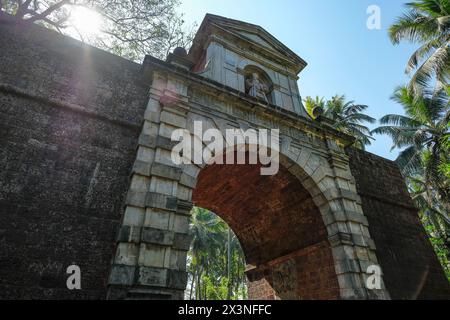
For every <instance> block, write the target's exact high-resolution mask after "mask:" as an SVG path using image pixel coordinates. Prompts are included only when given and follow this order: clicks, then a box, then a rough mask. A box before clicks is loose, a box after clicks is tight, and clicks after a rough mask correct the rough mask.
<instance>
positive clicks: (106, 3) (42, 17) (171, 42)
mask: <svg viewBox="0 0 450 320" xmlns="http://www.w3.org/2000/svg"><path fill="white" fill-rule="evenodd" d="M178 5H179V0H135V1H126V0H33V1H30V0H26V1H18V0H3V1H0V16H1V15H2V13H4V12H6V13H8V14H10V15H13V16H14V17H15V18H16V19H17V20H20V21H22V22H23V23H38V24H41V25H44V26H45V27H48V28H51V29H55V30H57V31H59V32H61V33H63V34H68V35H70V36H73V37H76V38H78V39H80V40H82V41H85V42H87V43H89V44H91V45H94V46H97V47H100V48H102V49H105V50H108V51H110V52H112V53H114V54H118V55H121V56H123V57H125V58H127V59H130V60H134V61H139V62H140V61H141V60H142V58H143V57H144V56H145V55H147V54H149V55H153V56H155V57H158V58H161V59H164V58H165V57H166V55H167V54H168V53H169V52H170V51H171V50H173V49H174V48H176V47H185V48H187V46H188V45H189V44H190V42H191V40H192V39H193V35H194V33H193V27H194V26H192V28H186V27H185V22H184V20H183V17H182V16H181V15H179V14H177V13H176V7H177V6H178ZM74 8H86V9H89V10H92V11H94V12H96V13H97V14H98V15H99V16H100V17H101V19H102V28H101V32H99V34H96V35H95V36H92V35H91V36H89V35H85V34H84V35H83V34H82V32H80V31H79V30H78V29H77V27H79V26H76V25H73V24H72V23H71V19H70V17H71V14H72V13H73V10H74ZM73 29H75V30H76V31H77V32H76V33H70V32H69V31H70V30H73Z"/></svg>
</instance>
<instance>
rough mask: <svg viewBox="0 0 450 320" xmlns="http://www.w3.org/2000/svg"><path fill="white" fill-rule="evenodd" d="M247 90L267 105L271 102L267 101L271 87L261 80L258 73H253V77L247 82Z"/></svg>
mask: <svg viewBox="0 0 450 320" xmlns="http://www.w3.org/2000/svg"><path fill="white" fill-rule="evenodd" d="M245 89H246V91H247V93H248V94H249V95H251V96H252V97H256V98H259V99H262V100H264V101H265V102H267V103H268V102H269V100H267V93H269V87H268V86H267V85H265V84H264V83H263V82H262V81H261V80H260V79H259V75H258V74H257V73H256V72H254V73H252V75H251V76H250V77H249V78H248V79H247V80H246V81H245Z"/></svg>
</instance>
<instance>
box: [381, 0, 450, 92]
mask: <svg viewBox="0 0 450 320" xmlns="http://www.w3.org/2000/svg"><path fill="white" fill-rule="evenodd" d="M406 6H407V8H408V11H407V12H406V13H404V14H403V16H401V17H400V18H398V20H397V21H396V22H395V23H394V24H393V25H392V26H391V27H390V29H389V36H390V38H391V41H392V42H393V43H394V44H398V43H400V41H402V40H406V41H409V42H412V43H419V44H420V45H421V46H420V48H419V49H417V50H416V51H415V52H414V54H413V55H412V56H411V58H410V59H409V61H408V64H407V67H406V73H407V74H411V73H412V72H413V71H414V70H415V73H414V75H412V78H411V81H410V85H409V89H410V90H411V91H412V92H414V93H415V94H420V92H421V91H422V89H423V88H425V87H426V86H427V84H428V83H429V81H430V80H431V79H433V78H435V79H436V80H437V89H438V90H440V89H442V88H445V87H446V86H447V83H448V77H449V71H450V67H449V66H450V48H449V40H450V2H449V0H420V1H416V2H411V3H408V4H406Z"/></svg>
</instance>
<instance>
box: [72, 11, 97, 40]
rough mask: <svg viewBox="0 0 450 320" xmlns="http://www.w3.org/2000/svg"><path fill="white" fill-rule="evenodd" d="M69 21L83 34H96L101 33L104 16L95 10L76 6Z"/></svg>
mask: <svg viewBox="0 0 450 320" xmlns="http://www.w3.org/2000/svg"><path fill="white" fill-rule="evenodd" d="M69 21H70V24H71V25H72V27H73V28H74V29H76V31H77V32H78V33H80V34H81V35H82V36H95V35H96V34H99V33H100V27H101V24H102V18H101V16H100V14H98V13H97V12H95V11H94V10H91V9H88V8H84V7H77V6H75V7H74V8H73V9H72V11H71V12H70V18H69Z"/></svg>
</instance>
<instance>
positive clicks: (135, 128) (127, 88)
mask: <svg viewBox="0 0 450 320" xmlns="http://www.w3.org/2000/svg"><path fill="white" fill-rule="evenodd" d="M0 43H1V50H0V123H1V125H0V168H1V169H0V299H14V298H22V299H24V298H25V299H28V298H40V299H42V298H52V299H64V298H104V297H105V296H106V285H107V278H108V274H109V271H110V268H111V259H112V255H113V254H114V248H115V238H116V232H117V230H118V226H119V223H120V217H121V213H122V209H123V199H124V195H125V193H126V190H127V188H128V180H129V173H130V169H131V165H132V163H133V160H134V157H135V148H136V143H137V136H138V134H139V131H140V125H141V121H142V117H143V113H144V108H145V104H146V88H147V87H148V86H145V85H142V84H141V83H139V81H138V79H139V71H140V65H139V64H135V63H132V62H130V61H127V60H124V59H121V58H119V57H117V56H113V55H111V54H108V53H106V52H104V51H101V50H97V49H94V48H92V47H88V46H84V45H82V44H81V43H80V42H78V41H75V40H72V39H70V38H67V37H63V36H61V35H59V34H57V33H56V32H53V31H49V30H46V29H43V28H40V27H35V26H33V27H31V28H26V29H24V28H20V27H17V26H13V25H11V24H8V23H0ZM71 264H76V265H78V266H80V268H81V279H82V282H81V286H82V290H73V291H69V290H67V287H66V279H67V277H68V276H69V275H67V274H66V268H67V267H68V266H69V265H71Z"/></svg>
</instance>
